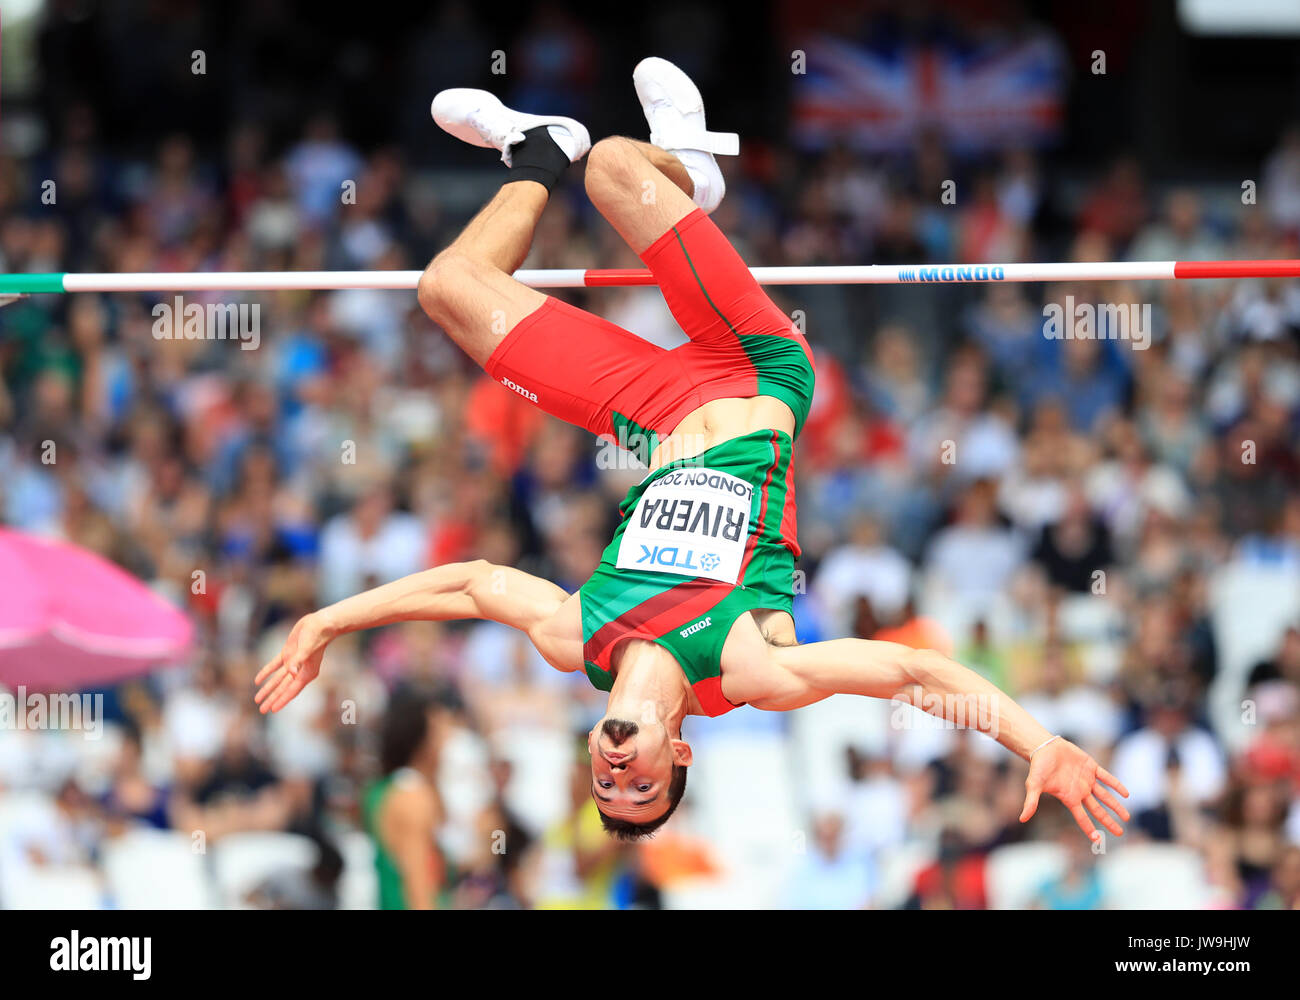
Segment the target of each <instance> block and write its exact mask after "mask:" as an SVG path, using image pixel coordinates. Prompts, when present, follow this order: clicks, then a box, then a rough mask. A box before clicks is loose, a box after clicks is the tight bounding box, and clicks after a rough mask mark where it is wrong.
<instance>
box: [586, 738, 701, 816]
mask: <svg viewBox="0 0 1300 1000" xmlns="http://www.w3.org/2000/svg"><path fill="white" fill-rule="evenodd" d="M587 749H588V750H590V751H591V794H592V795H593V796H594V797H595V799H596V804H597V805H598V806H599V808H600V811H601V812H603V813H604V814H605V815H607V816H611V817H613V818H615V819H622V820H627V821H629V822H632V823H648V822H650V821H651V820H654V819H658V818H659V817H660V816H661V815H663V812H664V810H665V809H667V808H668V805H669V801H668V785H669V782H670V781H671V780H672V775H673V764H674V762H676V763H687V764H689V763H690V748H689V747H687V746H686V744H685V743H683V742H682V741H681V740H674V739H671V738H670V737H669V734H668V731H667V730H666V729H665V728H664V727H663V726H662V725H661V724H659V723H657V722H656V723H650V724H647V725H638V724H637V723H635V722H631V721H629V720H627V719H611V718H605V719H602V720H601V721H600V722H598V723H597V724H596V727H595V728H594V729H592V731H591V733H590V734H589V735H588V737H587ZM683 753H684V755H685V759H683Z"/></svg>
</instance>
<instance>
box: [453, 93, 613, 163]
mask: <svg viewBox="0 0 1300 1000" xmlns="http://www.w3.org/2000/svg"><path fill="white" fill-rule="evenodd" d="M429 111H430V113H431V114H432V115H433V120H434V121H435V122H437V123H438V127H439V128H441V129H442V130H443V131H444V132H449V133H451V134H452V135H454V136H455V137H456V138H457V139H460V140H461V141H462V142H468V143H469V144H470V145H471V146H483V147H485V148H489V149H499V150H500V151H501V162H502V163H504V164H505V165H506V166H507V167H508V166H510V165H511V163H510V147H511V146H513V145H515V144H516V143H519V142H523V139H524V132H526V131H527V130H528V129H531V128H537V127H538V126H539V125H547V126H550V133H551V138H553V139H554V140H555V141H556V144H557V145H559V147H560V148H561V149H562V150H564V153H565V155H566V156H568V158H569V162H570V163H576V162H578V160H580V159H582V158H583V157H584V156H586V155H587V151H588V150H589V149H591V136H590V135H588V134H587V130H586V128H585V127H584V126H583V125H582V124H581V123H580V122H577V121H574V120H573V119H572V118H565V117H563V116H561V115H550V116H547V115H529V114H525V113H524V112H522V111H512V110H511V109H510V108H507V107H506V106H505V105H504V104H502V103H501V101H500V100H499V99H498V98H497V97H496V95H495V94H490V93H488V92H487V91H486V90H474V89H473V88H470V87H453V88H452V89H451V90H443V91H440V92H439V93H438V96H436V97H435V98H434V99H433V104H432V106H431V107H430V108H429Z"/></svg>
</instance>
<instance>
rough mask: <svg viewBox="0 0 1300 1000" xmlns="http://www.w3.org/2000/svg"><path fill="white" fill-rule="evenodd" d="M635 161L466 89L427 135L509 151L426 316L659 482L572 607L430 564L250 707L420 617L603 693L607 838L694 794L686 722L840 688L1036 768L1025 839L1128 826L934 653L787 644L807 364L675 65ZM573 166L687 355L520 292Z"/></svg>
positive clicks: (1042, 738) (1068, 751) (656, 63)
mask: <svg viewBox="0 0 1300 1000" xmlns="http://www.w3.org/2000/svg"><path fill="white" fill-rule="evenodd" d="M633 81H634V83H635V85H636V92H637V95H638V97H639V98H640V100H641V105H642V108H643V109H644V111H645V115H646V119H647V121H648V122H649V125H650V142H649V143H644V142H637V141H635V140H632V139H625V138H608V139H604V140H602V141H601V142H599V143H597V144H596V146H595V147H594V148H590V139H589V137H588V134H587V130H586V129H585V128H584V127H583V126H582V125H580V124H579V123H578V122H576V121H573V120H572V119H569V118H558V117H555V118H548V117H540V116H536V115H527V114H522V113H519V112H515V111H512V110H510V109H508V108H505V107H503V106H502V104H501V102H500V101H498V100H497V99H496V98H495V97H493V96H492V95H491V94H489V93H486V92H485V91H480V90H464V89H457V90H447V91H443V92H442V93H440V94H439V95H438V96H437V97H436V98H435V99H434V102H433V117H434V119H435V120H436V121H437V123H438V124H439V125H440V126H441V127H442V128H443V129H445V130H446V131H447V132H450V133H451V134H452V135H454V136H456V137H457V138H459V139H462V140H464V141H466V142H469V143H472V144H474V145H477V146H485V147H491V148H494V149H497V150H500V151H501V159H502V161H503V162H504V163H505V165H506V166H507V167H508V168H509V172H508V173H507V175H506V180H505V183H504V184H503V185H502V187H501V189H500V191H498V192H497V194H496V195H495V196H494V197H493V198H492V200H491V201H489V202H488V204H487V206H486V207H485V208H483V210H482V211H480V212H479V214H478V215H477V216H476V217H475V218H474V219H473V220H472V221H471V222H470V223H469V224H468V225H467V226H466V227H465V230H464V232H463V233H461V235H460V236H459V237H458V238H457V239H456V240H455V242H453V243H452V244H451V246H449V247H448V248H447V249H446V250H444V251H443V252H442V253H441V254H439V255H438V256H437V257H436V258H434V260H433V262H432V263H431V264H430V265H429V267H428V269H427V270H426V271H425V273H424V275H423V277H422V278H421V280H420V285H419V300H420V304H421V305H422V306H423V307H424V309H425V311H426V312H427V313H428V314H429V316H430V317H431V318H432V319H433V320H434V321H435V322H437V323H438V324H439V325H440V326H441V327H442V328H443V329H444V330H446V331H447V333H448V334H449V335H450V336H451V337H452V338H453V339H454V340H455V341H456V343H457V344H459V345H460V346H461V348H462V349H463V350H465V352H466V353H468V354H469V355H470V357H472V358H473V359H474V360H475V361H476V362H478V363H479V364H480V365H482V366H483V368H484V369H485V370H486V371H487V372H488V373H489V374H490V375H491V376H493V377H494V378H496V379H497V380H499V381H500V382H502V383H503V384H505V385H506V386H508V387H509V388H510V389H512V390H513V391H515V392H518V393H520V394H522V395H523V396H525V397H526V398H527V399H529V400H530V401H532V402H533V403H535V404H536V405H537V406H539V407H540V408H541V409H543V410H545V411H546V412H547V413H550V414H552V415H554V416H557V417H560V418H561V419H564V420H567V421H569V422H571V423H574V424H577V425H578V426H581V427H585V428H587V429H588V430H590V431H592V432H593V433H596V434H599V435H612V436H614V437H615V438H616V439H617V440H619V441H620V442H621V443H624V444H627V445H633V446H634V447H635V449H636V451H637V453H638V455H639V457H640V458H641V459H642V460H644V461H645V462H646V464H647V466H648V467H649V468H650V469H652V470H654V471H652V472H651V473H650V474H649V475H647V476H646V478H645V479H644V480H643V481H642V482H641V483H640V484H638V485H637V486H634V487H633V488H632V489H631V491H630V492H629V493H628V496H627V498H626V499H625V500H624V501H623V503H622V505H621V507H620V511H621V513H622V514H623V520H622V523H621V524H620V526H619V528H618V530H617V531H616V532H615V534H614V539H613V541H612V542H610V544H609V547H608V548H606V549H605V551H604V554H603V555H602V557H601V561H600V565H599V567H598V568H597V570H596V571H595V573H594V574H593V575H592V577H591V579H590V580H588V581H587V582H586V583H585V584H583V585H582V587H581V588H580V589H579V591H578V593H576V594H566V593H565V592H564V591H563V590H561V589H560V588H559V587H557V586H555V585H554V584H552V583H549V582H547V581H545V580H541V579H538V578H537V577H533V576H529V575H528V574H525V573H521V572H519V571H518V570H515V569H512V568H510V567H502V566H493V565H490V564H488V563H486V562H484V561H477V562H470V563H457V564H454V565H447V566H438V567H435V568H433V569H430V570H426V571H425V572H422V573H416V574H413V575H411V576H408V577H406V578H404V579H401V580H397V581H395V582H393V583H388V584H385V585H384V586H381V587H376V588H375V589H373V590H369V591H367V592H365V593H363V594H359V595H357V596H355V597H350V598H347V599H346V600H343V601H340V602H338V603H337V604H334V605H331V606H330V607H327V608H324V609H322V610H320V611H317V612H315V613H313V614H310V615H307V616H306V617H305V618H303V619H302V620H301V621H299V622H298V623H297V625H296V626H295V627H294V629H293V631H292V633H291V634H290V635H289V638H288V639H287V640H286V641H285V644H284V648H283V649H282V650H281V651H280V653H279V654H278V655H277V656H276V657H275V659H274V660H272V661H271V662H270V663H268V664H267V665H266V666H265V667H264V668H263V669H262V670H261V671H260V672H259V673H258V675H257V679H256V683H258V684H261V685H262V686H261V688H260V690H259V691H258V693H257V698H256V700H257V702H258V704H260V706H261V710H262V711H263V712H267V711H272V712H274V711H278V710H280V709H281V708H283V707H284V706H285V705H286V704H287V703H288V702H289V701H290V700H291V699H292V698H293V697H294V696H295V695H297V694H298V692H299V691H301V690H302V689H303V687H304V686H305V685H306V684H307V683H308V682H309V681H311V680H312V679H313V678H314V677H315V676H316V675H317V673H318V672H319V670H320V664H321V657H322V655H323V654H324V651H325V648H326V646H327V645H328V644H329V642H330V641H331V640H332V639H334V637H336V636H338V635H340V634H341V633H344V632H351V631H355V630H358V629H367V628H373V627H375V626H379V625H387V624H389V623H392V622H399V621H410V620H416V619H427V620H442V619H454V618H479V619H489V620H492V621H496V622H501V623H503V624H506V625H509V626H511V627H513V628H516V629H519V630H520V631H522V632H524V633H526V634H527V635H528V637H529V638H530V639H531V640H532V642H533V644H534V645H535V646H536V647H537V649H538V650H539V651H540V653H541V654H542V656H543V657H545V659H546V660H547V661H548V662H549V663H550V664H551V665H552V666H554V667H555V668H556V669H559V670H564V671H577V670H583V669H585V670H586V673H587V676H588V677H589V678H590V680H591V682H592V683H593V684H594V685H596V687H598V688H601V689H602V690H605V691H608V692H609V702H608V705H607V708H606V713H605V717H604V718H603V719H602V720H601V721H600V722H599V723H598V724H597V725H596V726H595V727H594V728H593V729H592V731H591V733H590V735H589V737H588V747H589V749H590V751H591V777H592V787H591V791H592V795H593V796H594V797H595V799H596V802H597V806H598V808H599V809H600V811H601V814H602V816H603V817H604V821H605V827H606V829H607V830H609V831H610V833H612V834H613V835H615V836H618V837H620V838H623V839H635V838H637V837H642V836H646V835H648V834H650V833H653V832H654V831H655V830H656V829H657V828H658V827H660V826H661V825H663V823H664V822H665V821H666V820H667V819H668V817H669V816H670V815H671V814H672V812H673V810H674V809H675V808H676V806H677V803H678V801H679V800H680V799H681V795H682V791H683V789H684V788H685V784H686V769H687V767H689V766H690V764H691V763H692V759H693V758H692V754H691V748H690V746H688V745H687V744H686V743H685V742H684V741H683V740H682V739H681V724H682V719H683V718H684V717H685V716H686V715H708V716H716V715H721V714H723V713H724V712H728V711H730V710H731V709H732V708H735V707H736V706H738V705H746V704H747V705H752V706H753V707H755V708H760V709H766V710H769V711H787V710H789V709H794V708H799V707H800V706H802V705H808V704H811V703H812V702H815V701H820V700H821V699H823V698H826V697H828V696H829V695H831V694H836V693H843V694H859V695H868V696H870V697H875V698H887V699H893V698H898V699H900V700H905V701H907V702H909V703H911V704H914V705H917V706H918V707H921V708H924V709H925V710H927V711H932V712H933V713H934V714H942V715H943V716H944V717H945V718H948V719H949V720H950V721H954V722H961V721H962V719H961V718H958V717H957V716H959V715H960V714H961V713H962V712H963V711H964V710H965V708H964V707H963V706H966V707H969V705H971V704H974V703H978V704H980V705H983V706H991V710H990V711H988V712H985V711H981V712H980V713H971V714H972V715H977V714H978V716H979V718H978V719H977V720H973V721H976V722H977V726H978V728H980V729H982V730H984V731H987V732H989V733H990V735H993V736H995V738H996V739H997V740H998V742H1000V743H1002V744H1003V745H1004V746H1005V747H1007V748H1008V749H1010V750H1011V751H1013V752H1014V753H1016V754H1019V755H1020V756H1021V757H1023V758H1025V759H1026V760H1028V761H1029V762H1030V768H1029V776H1028V779H1027V780H1026V789H1027V795H1026V798H1025V805H1024V809H1023V811H1022V814H1021V817H1020V818H1021V820H1022V821H1026V820H1028V819H1029V818H1030V817H1031V816H1033V814H1034V812H1035V811H1036V809H1037V806H1038V799H1039V796H1040V795H1041V793H1043V792H1047V793H1048V794H1050V795H1054V796H1055V797H1057V798H1058V799H1060V800H1061V801H1062V802H1063V803H1065V805H1066V807H1067V808H1068V809H1069V810H1070V812H1071V814H1072V815H1073V816H1074V818H1075V821H1076V822H1077V823H1078V824H1079V826H1080V827H1081V828H1082V829H1083V831H1084V832H1085V833H1086V834H1088V835H1089V836H1092V835H1094V831H1095V828H1094V826H1093V824H1092V822H1091V821H1090V820H1089V816H1088V814H1089V813H1091V814H1092V816H1093V817H1095V818H1096V819H1097V820H1098V822H1100V823H1101V824H1102V826H1104V827H1105V828H1106V829H1107V830H1110V831H1111V832H1112V833H1114V834H1116V835H1120V834H1121V833H1122V832H1123V831H1122V828H1121V827H1120V825H1119V823H1117V822H1116V821H1115V819H1114V817H1112V816H1111V815H1110V814H1109V813H1108V812H1107V811H1106V809H1105V808H1103V806H1108V807H1109V808H1110V809H1111V810H1113V811H1114V812H1115V813H1116V814H1117V815H1118V816H1119V817H1120V818H1121V819H1123V820H1125V821H1127V820H1128V818H1129V815H1128V811H1127V810H1126V809H1125V808H1124V807H1123V805H1121V804H1120V803H1119V802H1118V801H1117V800H1116V798H1115V797H1114V796H1113V795H1112V794H1111V791H1110V790H1109V789H1108V788H1107V787H1106V786H1107V785H1109V786H1110V788H1111V789H1114V790H1115V791H1117V792H1119V794H1120V795H1124V796H1127V795H1128V792H1127V790H1125V788H1124V786H1123V785H1122V784H1120V782H1119V781H1118V780H1117V779H1116V778H1115V777H1114V776H1112V775H1111V774H1109V773H1108V772H1107V771H1106V770H1105V769H1103V768H1101V767H1099V766H1098V765H1097V762H1096V761H1094V760H1093V759H1092V758H1091V757H1090V756H1088V754H1086V753H1085V752H1084V751H1083V750H1081V749H1080V748H1079V747H1077V746H1075V745H1074V744H1072V743H1069V742H1068V741H1066V740H1064V739H1061V738H1060V737H1055V736H1053V734H1052V733H1050V732H1049V731H1047V730H1046V729H1045V728H1043V726H1041V725H1040V724H1039V723H1038V722H1036V721H1035V720H1034V719H1033V718H1032V717H1031V716H1030V715H1029V714H1028V713H1027V712H1026V711H1025V710H1024V709H1022V708H1021V707H1020V706H1019V705H1017V704H1016V703H1015V702H1014V701H1012V700H1011V699H1010V698H1009V697H1007V696H1006V695H1003V694H1001V693H1000V692H999V691H998V690H997V688H995V687H994V686H993V685H992V684H990V683H989V682H987V681H986V680H984V679H983V678H981V677H980V676H979V675H978V674H976V673H974V672H973V671H971V670H968V669H966V668H965V667H963V666H961V665H960V664H958V663H955V662H953V661H952V660H950V659H948V658H947V657H945V656H942V655H940V654H939V653H936V652H934V651H930V650H915V649H910V648H908V647H906V646H902V645H899V644H896V643H890V642H876V641H870V640H865V639H835V640H832V641H829V642H819V643H813V644H811V645H805V646H800V645H797V644H796V641H795V632H794V621H793V619H792V618H791V615H790V610H791V590H792V584H793V579H794V560H795V557H796V556H797V555H798V553H799V548H798V543H797V541H796V539H795V504H794V494H793V488H792V485H791V484H792V477H793V473H792V468H791V454H792V450H793V444H794V438H795V437H796V436H797V435H798V433H799V430H800V428H801V427H802V425H803V423H804V421H805V419H806V418H807V416H808V408H809V404H810V402H811V399H812V389H813V366H812V359H811V357H810V355H809V351H808V348H807V346H806V344H805V342H804V340H803V338H802V336H801V335H800V333H799V331H798V329H797V328H796V327H795V326H794V324H793V323H792V322H791V320H790V318H789V317H788V316H786V315H785V314H784V313H782V312H781V310H780V309H778V308H777V307H776V306H775V305H774V304H773V303H772V302H771V300H770V299H769V298H768V297H767V295H766V294H765V293H764V292H763V291H762V289H761V288H759V286H758V285H757V283H756V282H755V281H754V279H753V277H752V276H751V274H750V273H749V271H748V269H747V268H746V266H745V264H744V262H743V261H742V260H741V259H740V257H739V255H738V254H737V253H736V252H735V250H734V249H733V248H732V247H731V245H730V244H729V243H728V242H727V240H726V238H725V237H724V236H723V235H722V233H721V232H720V231H719V230H718V228H717V227H716V226H715V225H714V224H713V222H712V221H711V220H710V219H709V218H708V215H707V213H708V212H711V211H712V210H713V209H714V208H716V207H717V205H718V203H719V202H720V201H721V199H722V196H723V193H724V186H723V180H722V175H721V172H720V171H719V169H718V166H717V163H716V161H715V160H714V158H713V154H714V153H728V152H729V153H735V152H736V142H737V138H736V136H735V135H723V134H718V133H713V132H709V131H707V130H706V128H705V119H704V107H703V101H702V99H701V97H700V94H699V91H698V90H697V89H696V87H695V85H694V84H693V83H692V82H691V80H690V79H689V78H688V77H687V76H686V75H685V74H684V73H683V72H682V71H681V70H679V69H678V68H677V67H676V66H674V65H673V64H671V63H669V62H666V61H665V60H662V59H653V58H652V59H646V60H644V61H642V62H641V63H640V64H639V65H638V66H637V67H636V70H635V72H634V73H633ZM589 150H590V155H588V156H587V169H586V188H587V194H588V195H589V196H590V198H591V201H592V204H594V205H595V206H596V208H597V209H598V210H599V211H600V213H601V214H602V215H603V216H604V217H605V218H606V219H607V220H608V221H609V223H610V224H611V225H612V226H613V227H614V228H615V229H616V230H617V231H618V233H619V235H620V236H622V238H623V239H624V241H626V243H627V245H628V246H629V247H631V248H632V250H634V251H635V252H636V253H637V254H638V255H639V256H640V258H641V260H642V261H643V262H644V263H645V265H646V266H647V267H648V268H649V269H650V270H651V271H652V272H653V273H654V277H655V280H656V282H657V283H658V285H659V288H660V290H661V291H662V292H663V296H664V299H665V300H666V301H667V303H668V306H669V308H670V309H671V310H672V313H673V316H674V318H675V319H676V321H677V323H678V324H679V325H680V326H681V328H682V330H683V331H685V333H686V335H687V337H689V338H690V340H689V343H686V344H683V345H682V346H680V347H678V348H675V349H673V350H663V349H661V348H659V347H657V346H654V345H651V344H650V343H648V342H647V341H645V340H643V339H641V338H640V337H637V336H636V335H634V334H632V333H629V332H628V331H626V330H624V329H621V328H620V327H617V326H615V325H614V324H612V323H609V322H607V321H606V320H603V319H601V318H600V317H598V316H594V315H592V314H591V313H587V312H583V311H582V310H580V309H577V308H575V307H573V306H571V305H567V304H565V303H563V302H561V301H559V300H557V299H554V298H550V297H548V296H546V295H543V294H542V293H541V292H538V291H536V290H535V289H532V288H528V287H526V286H525V285H522V284H520V283H519V282H517V281H515V280H514V279H513V278H512V277H511V275H512V274H513V272H514V271H515V270H516V269H517V268H518V267H519V266H520V265H521V264H522V263H523V261H524V258H525V256H526V255H527V253H528V250H529V246H530V243H531V241H532V236H533V229H534V227H535V226H536V224H537V221H538V219H539V218H540V217H541V214H542V211H543V210H544V209H545V207H546V202H547V199H548V197H549V194H550V191H551V189H552V188H553V187H554V186H555V184H556V183H557V181H558V180H559V178H560V175H561V174H562V173H563V171H564V169H565V168H566V167H568V166H569V164H571V163H574V162H577V161H578V160H579V159H581V158H582V157H583V156H584V155H586V154H587V153H588V151H589Z"/></svg>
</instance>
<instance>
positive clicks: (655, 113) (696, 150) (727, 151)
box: [632, 56, 740, 212]
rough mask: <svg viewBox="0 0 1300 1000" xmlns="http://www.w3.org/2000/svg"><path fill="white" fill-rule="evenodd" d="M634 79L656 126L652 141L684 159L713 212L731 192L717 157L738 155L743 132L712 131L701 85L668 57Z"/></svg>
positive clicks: (648, 62)
mask: <svg viewBox="0 0 1300 1000" xmlns="http://www.w3.org/2000/svg"><path fill="white" fill-rule="evenodd" d="M632 82H633V83H634V84H635V85H636V96H637V97H638V98H640V100H641V110H642V111H644V112H645V120H646V122H647V123H648V124H649V125H650V142H651V144H652V145H655V146H658V147H659V148H660V149H666V150H668V151H669V152H670V153H673V154H675V155H676V156H677V157H678V158H679V159H680V160H681V161H682V165H683V166H684V167H685V168H686V172H687V173H688V174H690V176H691V180H692V182H693V183H694V185H695V193H694V195H693V196H692V197H693V200H694V201H695V204H697V205H699V206H700V208H702V209H704V211H705V212H712V211H713V210H714V209H715V208H717V207H718V205H719V204H721V202H722V196H723V195H724V194H726V191H727V186H726V184H725V183H724V182H723V180H722V171H721V170H719V169H718V161H717V160H715V159H714V158H713V157H714V155H715V154H716V155H718V156H735V155H737V154H738V153H739V152H740V136H739V135H737V134H736V133H735V132H710V131H709V130H708V129H707V128H706V127H705V123H704V98H703V97H701V96H700V90H699V88H698V87H696V86H695V84H694V82H692V80H691V78H690V77H689V76H687V75H686V74H685V73H683V72H682V71H681V70H680V69H678V68H677V67H676V66H674V65H673V64H672V63H670V62H669V61H668V60H667V59H660V58H658V57H657V56H651V57H650V58H648V59H642V60H641V61H640V62H639V63H637V66H636V69H634V70H633V71H632Z"/></svg>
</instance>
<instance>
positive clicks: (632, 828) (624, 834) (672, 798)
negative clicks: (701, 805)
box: [596, 764, 686, 841]
mask: <svg viewBox="0 0 1300 1000" xmlns="http://www.w3.org/2000/svg"><path fill="white" fill-rule="evenodd" d="M685 791H686V768H684V767H683V766H682V765H681V764H674V765H673V776H672V778H671V779H669V782H668V808H667V809H665V810H664V814H663V815H662V816H659V817H658V818H656V819H652V820H647V821H646V822H644V823H633V822H632V821H631V820H626V819H615V818H614V817H613V816H607V815H605V813H604V811H603V810H600V806H597V807H596V809H597V810H599V811H600V822H601V825H602V826H604V827H605V832H606V833H608V834H609V835H610V836H611V837H614V838H616V839H617V840H624V841H633V840H644V839H645V838H646V837H652V836H654V834H655V831H656V830H658V829H659V828H660V827H661V826H663V825H664V824H665V823H667V822H668V817H669V816H671V815H672V814H673V813H674V812H676V811H677V804H678V803H679V802H681V801H682V794H683V793H684V792H685Z"/></svg>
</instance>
